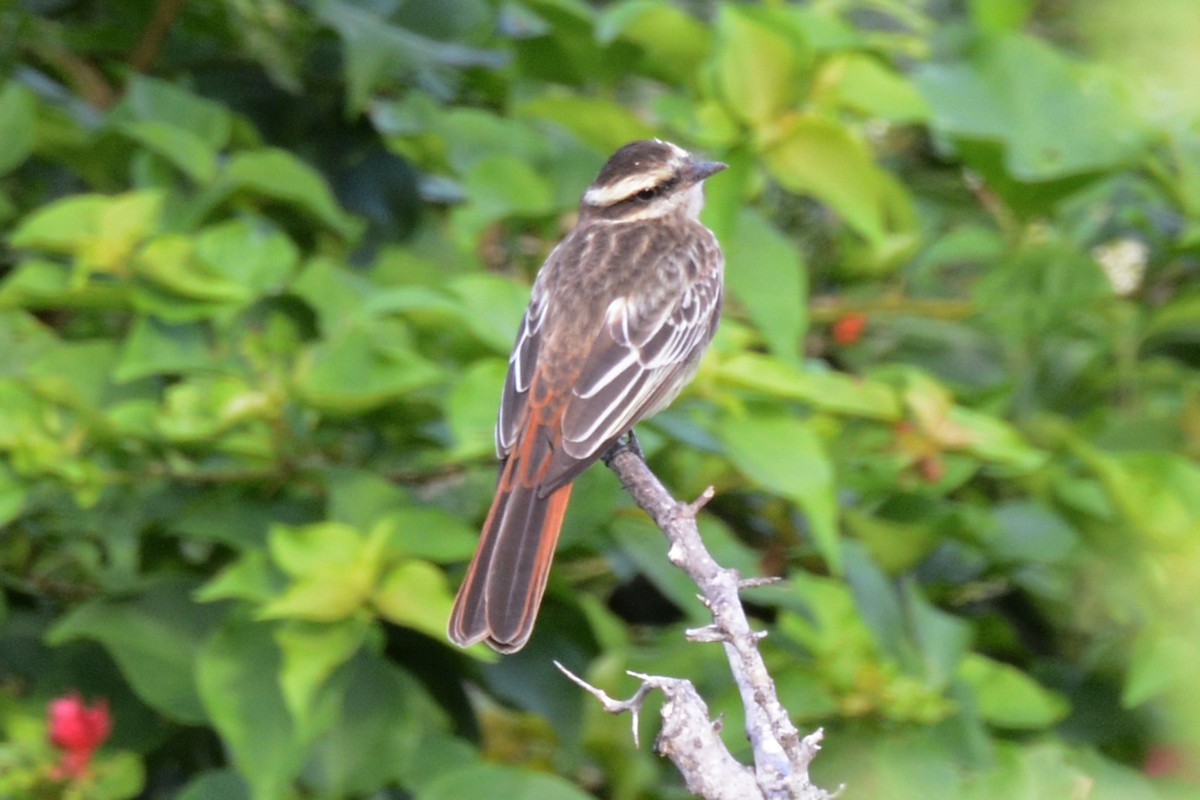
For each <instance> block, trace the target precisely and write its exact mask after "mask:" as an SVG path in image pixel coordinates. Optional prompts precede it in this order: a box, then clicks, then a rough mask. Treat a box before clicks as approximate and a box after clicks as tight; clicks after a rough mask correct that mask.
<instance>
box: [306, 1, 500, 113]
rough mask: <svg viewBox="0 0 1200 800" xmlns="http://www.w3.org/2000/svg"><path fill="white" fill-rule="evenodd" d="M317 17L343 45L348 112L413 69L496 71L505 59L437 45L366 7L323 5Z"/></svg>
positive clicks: (318, 6) (458, 46)
mask: <svg viewBox="0 0 1200 800" xmlns="http://www.w3.org/2000/svg"><path fill="white" fill-rule="evenodd" d="M316 16H317V18H318V19H320V20H321V21H322V22H324V23H325V24H327V25H329V26H331V27H333V28H334V29H336V30H337V32H338V34H339V35H340V36H341V38H342V40H343V42H344V49H343V51H342V52H343V53H344V55H345V69H346V83H347V85H348V87H349V93H348V97H347V100H346V105H347V107H348V109H349V110H350V111H351V112H353V113H357V112H359V111H361V110H362V109H363V108H365V107H366V105H367V101H368V100H369V99H370V96H371V93H372V92H374V91H375V90H376V89H378V88H381V87H382V86H384V85H386V84H387V83H388V82H391V81H393V80H396V79H397V78H399V77H402V76H404V75H405V74H406V73H409V72H412V71H415V70H429V69H433V68H435V67H458V68H464V67H485V68H488V69H496V68H499V67H501V66H503V65H504V63H505V62H506V61H507V60H508V56H507V54H505V53H503V52H501V51H498V50H479V49H476V48H472V47H468V46H466V45H463V44H458V43H453V42H441V41H438V40H436V39H429V38H426V37H424V36H420V35H419V34H416V33H414V32H412V31H410V30H406V29H404V28H400V27H397V26H395V25H392V24H390V23H389V22H388V21H387V20H386V19H384V18H383V17H381V16H379V15H377V14H375V13H372V11H371V10H370V9H369V8H368V7H363V6H359V5H356V4H353V3H347V2H341V0H322V1H321V2H319V3H317V4H316Z"/></svg>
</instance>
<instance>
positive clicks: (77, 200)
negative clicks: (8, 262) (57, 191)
mask: <svg viewBox="0 0 1200 800" xmlns="http://www.w3.org/2000/svg"><path fill="white" fill-rule="evenodd" d="M163 201H164V195H163V193H162V192H161V191H159V190H157V189H146V190H142V191H133V192H126V193H124V194H118V195H113V196H112V197H106V196H103V195H98V194H80V195H73V196H70V197H66V198H63V199H62V200H58V201H56V202H54V203H51V204H49V205H46V206H43V207H41V208H40V209H38V210H37V211H35V212H34V213H32V214H30V215H29V216H28V217H26V218H25V219H24V220H22V222H21V224H20V225H18V226H17V229H16V230H15V231H13V234H12V239H11V242H12V245H13V246H14V247H29V248H38V249H41V250H48V251H50V252H53V253H63V254H67V255H74V256H75V257H76V258H77V259H78V260H79V263H80V265H81V266H82V267H83V268H84V270H96V271H100V272H110V273H117V274H124V273H125V272H127V271H128V263H127V262H128V260H129V258H130V257H131V255H133V253H134V248H135V247H136V246H137V245H138V244H140V243H141V242H142V241H143V240H145V239H146V238H147V237H148V236H150V235H151V234H152V233H154V232H155V231H156V230H158V228H159V224H160V218H161V215H162V206H163Z"/></svg>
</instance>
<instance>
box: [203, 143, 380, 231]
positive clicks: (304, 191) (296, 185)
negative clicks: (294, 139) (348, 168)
mask: <svg viewBox="0 0 1200 800" xmlns="http://www.w3.org/2000/svg"><path fill="white" fill-rule="evenodd" d="M221 177H222V180H224V181H225V182H226V183H227V184H228V185H230V186H232V187H233V188H237V189H243V190H245V191H249V192H254V193H256V194H260V195H262V196H264V197H268V198H271V199H273V200H279V201H282V202H284V203H289V204H291V205H294V206H296V207H297V208H300V209H303V210H305V211H307V212H309V213H310V214H312V215H313V216H314V217H316V218H317V219H319V220H320V221H322V222H324V223H325V224H326V225H328V226H329V227H330V228H331V229H333V230H334V231H336V232H337V233H339V234H341V236H342V237H343V238H349V237H351V236H353V235H354V232H355V231H356V230H357V227H358V226H357V223H355V222H354V220H353V219H351V218H350V217H349V216H348V215H346V214H345V212H343V211H342V209H341V208H340V207H339V206H338V204H337V200H335V199H334V197H333V192H332V191H330V189H329V185H328V184H327V183H326V182H325V178H324V177H323V176H322V175H321V174H320V173H319V172H317V171H316V170H315V169H313V168H312V167H310V166H309V165H308V164H305V163H304V162H303V161H301V160H300V159H299V158H297V157H296V156H294V155H292V153H290V152H288V151H287V150H280V149H277V148H266V149H263V150H255V151H251V152H245V153H238V154H237V155H235V156H233V158H231V159H230V160H229V163H228V164H227V165H226V166H225V170H224V172H223V173H222V176H221Z"/></svg>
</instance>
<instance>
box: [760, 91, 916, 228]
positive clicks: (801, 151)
mask: <svg viewBox="0 0 1200 800" xmlns="http://www.w3.org/2000/svg"><path fill="white" fill-rule="evenodd" d="M762 157H763V161H764V163H765V164H766V167H767V170H768V171H769V172H770V173H771V176H772V177H774V178H775V180H777V181H779V183H780V185H782V186H783V187H784V188H785V189H788V190H789V191H792V192H796V193H799V194H811V195H812V196H814V197H816V198H817V199H818V200H820V201H822V202H824V203H827V204H828V205H829V206H830V207H831V208H832V209H833V210H834V211H836V212H837V213H838V214H840V215H841V216H842V217H843V218H844V219H845V220H846V223H847V224H848V225H850V227H852V228H853V229H854V230H855V231H857V232H858V233H859V234H861V235H862V236H863V237H865V238H866V239H868V240H869V241H871V242H872V243H873V244H875V245H877V246H883V245H884V244H886V243H887V242H888V239H889V237H899V238H900V239H901V240H906V239H907V238H909V237H910V236H911V230H912V228H913V226H914V217H913V210H912V208H911V203H910V201H909V199H908V195H907V193H906V192H905V191H904V190H903V189H902V188H900V187H899V186H898V184H896V182H895V180H894V179H893V178H892V177H891V176H890V175H888V174H887V173H886V172H884V171H883V170H882V169H880V168H879V167H878V166H877V165H876V164H875V162H874V160H873V159H872V157H871V153H870V151H869V150H868V149H867V147H866V146H865V145H864V144H863V143H862V142H861V141H860V140H859V139H858V138H856V137H855V136H854V135H853V134H852V133H851V132H850V131H849V130H848V129H847V128H846V127H845V126H844V125H842V124H840V123H838V122H835V121H833V120H831V119H826V118H824V117H820V116H816V115H814V114H804V115H797V116H793V117H791V118H790V119H789V120H788V121H787V123H786V125H785V126H784V127H783V128H782V129H781V133H780V135H779V136H778V137H777V138H776V139H774V140H773V141H772V142H771V143H770V144H769V145H768V146H767V149H765V150H764V151H763V153H762ZM889 246H891V247H897V246H898V245H895V244H892V245H889Z"/></svg>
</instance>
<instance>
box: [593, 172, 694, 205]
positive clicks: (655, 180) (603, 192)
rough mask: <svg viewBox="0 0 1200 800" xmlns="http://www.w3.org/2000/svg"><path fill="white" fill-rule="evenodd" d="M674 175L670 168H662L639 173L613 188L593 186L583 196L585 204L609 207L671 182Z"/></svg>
mask: <svg viewBox="0 0 1200 800" xmlns="http://www.w3.org/2000/svg"><path fill="white" fill-rule="evenodd" d="M672 174H674V172H673V170H672V169H670V167H660V168H658V169H655V170H651V171H649V172H638V173H636V174H633V175H629V176H627V177H624V178H622V179H621V180H619V181H617V182H616V183H614V184H612V185H611V186H593V187H591V188H590V189H588V190H587V191H586V192H585V193H584V195H583V202H584V203H587V204H588V205H589V206H609V205H612V204H613V203H616V202H617V201H619V200H624V199H625V198H627V197H633V196H634V195H635V194H637V193H638V192H641V191H644V190H646V189H653V188H654V187H655V186H658V185H659V184H661V183H663V182H664V181H666V180H669V179H670V177H671V175H672Z"/></svg>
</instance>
